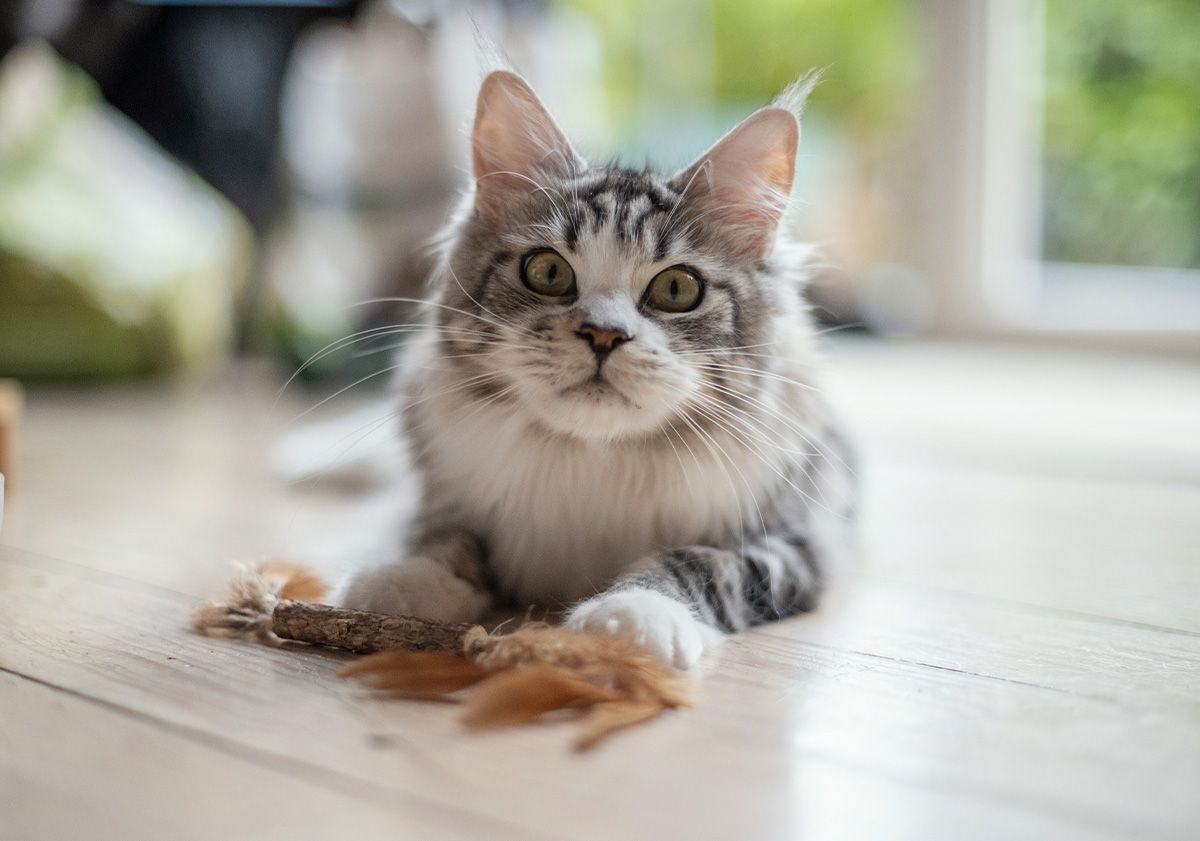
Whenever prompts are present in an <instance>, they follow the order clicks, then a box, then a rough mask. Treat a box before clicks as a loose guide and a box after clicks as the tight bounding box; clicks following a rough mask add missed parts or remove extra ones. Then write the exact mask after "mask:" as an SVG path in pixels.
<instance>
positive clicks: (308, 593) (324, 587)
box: [258, 561, 329, 604]
mask: <svg viewBox="0 0 1200 841" xmlns="http://www.w3.org/2000/svg"><path fill="white" fill-rule="evenodd" d="M258 574H259V575H261V576H262V577H263V578H264V579H266V580H268V581H275V582H278V583H279V587H278V591H279V598H281V599H287V600H288V601H293V602H312V603H314V604H320V603H321V602H322V600H323V599H324V598H325V597H326V596H327V595H329V585H328V584H326V583H325V582H324V581H322V580H321V579H320V578H319V577H318V576H317V575H316V573H314V572H313V571H312V570H310V569H308V568H307V567H304V566H301V565H300V564H293V563H290V562H288V561H267V562H265V563H263V564H260V565H259V567H258Z"/></svg>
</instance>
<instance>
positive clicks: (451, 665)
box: [338, 651, 493, 698]
mask: <svg viewBox="0 0 1200 841" xmlns="http://www.w3.org/2000/svg"><path fill="white" fill-rule="evenodd" d="M492 671H493V670H492V669H489V668H487V667H486V666H481V665H479V664H478V663H473V662H471V661H470V660H465V659H463V658H462V657H456V656H454V655H452V654H441V653H435V652H429V651H382V652H380V653H379V654H372V655H370V656H369V657H364V658H362V659H361V660H358V661H356V662H354V663H351V664H350V665H349V666H346V667H345V668H344V669H342V670H341V671H340V672H338V676H339V677H356V678H359V679H361V680H363V681H365V682H366V684H367V685H368V686H370V687H371V688H372V689H379V690H382V691H386V692H390V693H393V694H395V695H402V696H404V697H409V698H412V697H421V698H436V697H442V696H445V695H449V694H451V693H454V692H458V691H460V690H463V689H466V688H467V687H468V686H473V685H474V684H476V683H478V682H479V681H481V680H483V679H484V678H486V677H488V676H489V675H491V674H492Z"/></svg>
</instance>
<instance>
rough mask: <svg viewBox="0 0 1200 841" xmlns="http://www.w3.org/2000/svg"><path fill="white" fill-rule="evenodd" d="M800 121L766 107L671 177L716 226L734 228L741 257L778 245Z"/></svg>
mask: <svg viewBox="0 0 1200 841" xmlns="http://www.w3.org/2000/svg"><path fill="white" fill-rule="evenodd" d="M799 144H800V123H799V122H798V121H797V119H796V117H795V115H794V114H793V113H791V112H790V111H786V110H784V109H783V108H774V107H772V108H763V109H762V110H760V111H756V112H755V113H753V114H751V115H750V116H749V117H747V118H746V119H745V120H743V121H742V122H741V123H739V124H738V125H737V126H736V127H735V128H734V129H733V130H732V131H730V132H729V133H728V134H727V135H725V136H724V137H723V138H721V139H720V140H719V141H718V142H717V144H716V145H715V146H713V147H712V148H711V149H709V150H708V151H707V152H705V153H704V154H703V155H701V156H700V158H699V159H697V160H696V162H695V163H693V164H692V165H691V166H689V167H687V168H686V169H684V170H683V171H681V172H680V173H678V174H677V175H676V176H675V177H674V178H672V179H671V181H672V184H673V185H674V186H675V188H676V189H678V190H680V191H682V192H683V193H684V198H685V201H687V202H689V203H694V204H695V205H696V206H698V207H700V208H701V212H702V213H703V214H704V215H705V218H706V219H707V220H709V221H710V222H711V223H712V224H715V225H723V226H725V227H727V228H731V229H733V231H734V233H735V236H734V237H733V238H732V239H733V241H734V242H736V243H737V247H738V248H739V250H741V251H742V255H743V256H745V257H748V258H750V259H755V260H757V259H760V258H762V257H763V256H765V255H766V254H767V252H769V251H770V249H771V246H772V244H773V243H774V241H775V229H776V228H777V227H778V226H779V220H780V219H781V218H782V217H783V212H784V211H785V210H786V209H787V204H788V197H789V195H790V194H791V191H792V179H793V177H794V176H795V173H796V149H797V147H798V146H799Z"/></svg>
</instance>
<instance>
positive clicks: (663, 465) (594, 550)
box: [339, 70, 854, 668]
mask: <svg viewBox="0 0 1200 841" xmlns="http://www.w3.org/2000/svg"><path fill="white" fill-rule="evenodd" d="M811 87H812V80H811V78H806V79H802V80H801V81H800V82H798V83H797V84H796V85H794V86H792V88H790V89H789V90H788V91H787V92H785V94H784V95H783V96H781V97H780V99H778V100H776V102H775V103H773V104H772V105H771V106H768V107H766V108H763V109H761V110H759V111H757V112H755V113H754V114H752V115H750V116H749V117H748V118H747V119H745V120H744V121H743V122H742V123H740V124H739V125H738V126H737V127H735V128H734V129H733V130H732V131H730V132H729V133H728V134H727V135H725V137H724V138H722V139H721V140H720V141H719V142H717V143H716V145H714V146H713V147H712V148H711V149H709V150H708V151H707V152H706V153H704V154H703V155H702V156H701V157H700V158H699V159H698V160H697V161H696V162H695V163H693V164H692V165H691V166H689V167H687V168H685V169H684V170H682V171H681V172H679V173H677V174H675V175H672V176H661V175H657V174H654V173H653V172H651V171H642V170H633V169H627V168H623V167H621V166H615V165H614V166H602V167H597V166H590V165H589V164H588V163H586V162H585V161H584V160H583V159H582V158H581V157H580V156H579V154H578V153H577V152H576V151H575V149H574V148H573V147H572V145H571V144H570V142H569V141H568V140H567V138H566V137H565V136H564V134H563V132H562V131H561V130H560V129H559V128H558V126H557V125H556V124H555V122H554V120H553V119H552V118H551V116H550V115H549V113H548V112H547V111H546V109H545V107H544V106H543V105H542V103H541V102H540V101H539V99H538V97H537V96H536V95H535V93H534V92H533V90H532V89H531V88H530V87H529V86H528V85H527V84H526V83H525V81H524V80H523V79H522V78H521V77H519V76H518V75H516V74H514V73H512V72H509V71H507V70H499V71H495V72H493V73H491V74H490V75H488V76H487V77H486V79H485V80H484V82H483V84H482V87H481V89H480V92H479V98H478V104H477V108H476V114H475V122H474V129H473V133H472V138H471V150H472V163H473V169H474V185H473V189H472V190H471V191H470V193H469V195H468V196H467V198H466V199H465V201H464V203H463V206H462V208H461V210H460V211H459V212H458V214H457V215H456V216H455V217H454V219H453V220H452V221H451V223H450V225H449V226H448V229H447V232H446V235H445V239H444V242H443V245H442V247H441V249H440V259H439V260H438V265H437V268H436V270H435V272H434V276H433V277H432V279H431V283H432V300H431V303H430V307H429V312H428V319H427V323H426V325H425V326H424V328H423V329H422V330H420V331H419V333H418V335H417V336H416V338H415V339H413V340H412V341H411V342H410V344H409V345H408V346H407V348H406V349H405V351H404V359H403V363H402V370H403V373H402V374H401V375H400V377H399V384H400V391H401V392H402V395H403V396H402V398H401V402H402V410H403V425H404V429H405V434H406V436H407V437H408V442H409V444H410V447H411V451H412V453H413V460H414V464H415V469H416V470H417V472H418V475H419V478H420V484H421V499H420V510H419V515H418V517H417V521H416V523H415V524H414V535H415V536H414V539H413V540H412V541H411V545H410V546H409V548H408V551H407V552H406V553H404V554H403V556H402V557H401V558H400V559H399V560H396V561H393V562H389V563H386V564H383V565H379V566H375V567H372V568H369V569H364V570H360V571H358V572H356V573H355V574H354V575H353V576H352V577H351V578H350V579H349V580H348V581H347V582H346V583H345V584H344V585H343V587H342V589H341V592H340V596H339V601H340V602H341V603H342V604H344V605H346V606H349V607H353V608H359V609H363V610H372V611H376V612H382V613H392V614H412V615H418V616H423V617H427V618H431V619H438V620H443V621H455V622H474V621H477V620H479V619H480V618H481V617H483V616H484V614H485V613H487V612H488V611H489V610H490V609H491V608H492V607H494V606H495V605H496V604H497V603H498V602H499V601H503V602H506V603H508V604H510V605H513V606H517V607H525V606H529V605H539V606H542V607H545V608H549V609H555V610H560V609H561V610H565V611H566V614H565V622H566V624H567V625H569V626H571V627H576V628H583V629H589V630H594V631H601V632H613V633H626V634H629V635H632V636H633V637H635V638H636V639H637V640H638V641H639V642H641V643H642V644H644V645H645V646H647V647H649V648H650V649H652V650H653V651H655V652H656V653H658V654H659V655H660V656H661V657H662V658H664V659H665V660H666V661H668V662H670V663H673V664H674V665H675V666H677V667H680V668H688V667H691V666H692V665H693V664H694V663H695V662H696V661H697V659H698V658H699V657H700V656H701V654H702V653H703V652H704V651H705V650H706V649H708V648H710V647H711V646H713V645H715V644H716V643H718V642H719V641H720V640H721V639H723V638H724V636H725V635H726V634H728V633H732V632H736V631H739V630H742V629H744V628H748V627H750V626H753V625H757V624H760V623H763V622H768V621H772V620H776V619H780V618H782V617H786V616H790V615H793V614H796V613H799V612H802V611H807V610H810V609H812V608H813V607H815V606H816V604H817V601H818V598H819V596H820V594H821V592H822V589H823V588H824V586H825V584H826V582H827V580H828V576H829V572H830V570H831V569H832V568H833V567H834V566H835V564H836V562H837V561H838V559H839V558H840V557H841V556H843V555H845V554H847V553H848V552H849V551H850V547H851V545H852V540H853V504H854V480H853V471H852V469H851V467H850V465H849V461H850V454H849V452H848V448H847V446H846V443H845V440H844V437H843V435H842V434H841V432H840V431H839V428H838V426H837V424H836V423H835V421H834V419H833V416H832V414H831V412H830V410H829V408H828V407H827V405H826V402H825V400H824V399H823V397H822V392H821V391H820V390H819V389H818V378H817V368H818V356H817V353H816V350H815V348H814V343H815V336H816V334H815V331H814V329H813V326H812V322H811V319H810V316H809V314H808V311H807V308H806V306H805V305H804V303H803V299H802V291H803V290H802V286H803V282H804V280H805V274H806V273H805V259H806V256H807V250H806V249H804V248H802V247H798V246H797V245H794V244H792V243H790V242H788V241H787V238H786V236H785V234H784V233H783V232H782V231H781V230H780V221H781V218H782V217H783V214H784V211H785V210H786V206H787V202H788V196H789V194H790V192H791V188H792V179H793V174H794V168H795V157H796V150H797V145H798V142H799V114H800V111H801V108H802V106H803V103H804V100H805V99H806V97H807V94H808V92H809V90H810V89H811Z"/></svg>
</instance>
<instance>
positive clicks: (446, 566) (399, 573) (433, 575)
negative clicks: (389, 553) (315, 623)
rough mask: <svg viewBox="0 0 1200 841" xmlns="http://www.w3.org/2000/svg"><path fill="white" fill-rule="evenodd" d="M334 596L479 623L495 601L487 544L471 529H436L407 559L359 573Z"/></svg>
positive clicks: (361, 606)
mask: <svg viewBox="0 0 1200 841" xmlns="http://www.w3.org/2000/svg"><path fill="white" fill-rule="evenodd" d="M335 601H336V602H337V603H338V604H340V605H342V606H344V607H350V608H354V609H356V610H369V611H372V612H374V613H388V614H393V615H398V616H420V617H422V618H425V619H435V620H438V621H441V622H478V621H479V620H481V619H482V618H483V617H484V615H485V614H486V613H487V612H488V610H489V609H490V608H491V605H492V595H491V592H490V591H489V589H488V586H487V579H486V576H485V575H484V556H483V547H482V546H481V545H480V543H479V541H478V540H477V539H476V538H475V536H474V535H472V534H471V533H469V532H467V531H463V530H459V529H444V530H439V531H436V532H432V533H430V534H428V535H426V536H425V537H423V538H422V539H421V540H419V541H417V543H416V545H415V547H414V549H413V550H412V552H410V553H409V554H408V555H407V556H406V557H405V558H404V559H403V560H401V561H397V562H393V563H387V564H382V565H380V566H376V567H371V568H368V569H363V570H360V571H358V572H357V573H355V574H354V575H353V576H351V578H350V579H349V580H348V581H347V582H346V584H345V585H344V586H343V587H342V588H341V592H340V593H338V594H337V596H336V598H335Z"/></svg>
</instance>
